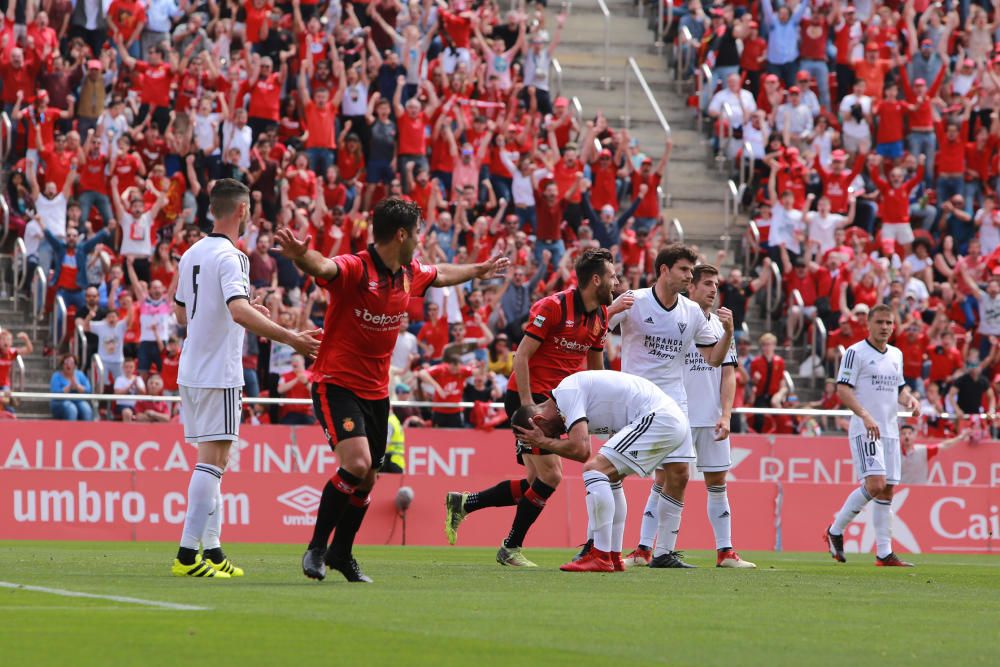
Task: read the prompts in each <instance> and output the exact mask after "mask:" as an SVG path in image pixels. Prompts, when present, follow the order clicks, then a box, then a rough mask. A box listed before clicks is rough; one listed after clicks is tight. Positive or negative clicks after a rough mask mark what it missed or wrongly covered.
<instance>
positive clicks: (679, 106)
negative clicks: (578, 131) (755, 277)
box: [556, 0, 725, 260]
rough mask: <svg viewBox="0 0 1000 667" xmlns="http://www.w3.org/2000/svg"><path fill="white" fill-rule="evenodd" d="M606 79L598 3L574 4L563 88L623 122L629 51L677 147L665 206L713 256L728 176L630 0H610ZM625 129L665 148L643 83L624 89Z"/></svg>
mask: <svg viewBox="0 0 1000 667" xmlns="http://www.w3.org/2000/svg"><path fill="white" fill-rule="evenodd" d="M607 5H608V9H609V11H610V13H611V22H610V29H609V37H610V49H609V50H608V68H607V73H608V79H609V80H610V83H611V89H610V90H605V89H604V86H603V84H602V81H601V79H602V77H603V76H604V20H603V15H602V14H601V13H600V10H599V9H598V5H597V3H596V2H595V3H587V4H581V5H577V4H574V5H573V6H572V10H571V13H570V16H569V18H568V20H567V22H566V27H565V29H564V30H563V39H562V41H561V43H560V45H559V48H558V49H557V51H556V57H557V58H558V60H559V62H560V64H561V65H562V81H561V83H562V88H561V92H562V94H563V95H564V96H566V97H577V98H578V99H579V100H580V103H581V106H582V109H583V117H584V119H585V120H586V119H591V118H593V117H594V115H595V114H596V113H597V112H598V111H601V112H603V113H604V115H605V116H606V117H607V118H608V120H609V122H610V124H611V125H612V127H619V128H620V127H622V126H623V124H624V118H625V96H624V91H625V87H624V81H625V72H626V70H625V67H626V63H627V60H628V58H629V57H632V58H635V60H636V63H637V64H638V65H639V68H640V69H641V70H642V73H643V76H644V77H645V79H646V82H647V83H648V84H649V87H650V90H651V92H652V93H653V95H654V96H655V98H656V100H657V103H658V104H659V105H660V109H661V111H662V112H663V115H664V117H665V118H666V120H667V122H668V123H669V124H670V129H671V134H672V137H673V142H674V147H673V154H672V157H671V163H670V166H669V167H668V174H667V188H666V189H667V194H668V197H669V204H668V208H667V210H666V211H665V214H666V215H667V216H669V217H671V218H677V219H678V220H679V221H680V223H681V225H682V226H683V228H684V232H685V241H686V242H689V243H692V244H695V245H698V246H699V249H700V250H701V251H702V252H703V253H704V254H705V256H706V258H712V260H714V257H715V253H716V251H717V250H719V249H721V248H722V240H721V237H722V236H723V232H724V227H725V225H724V210H723V192H724V189H723V188H724V187H725V178H724V176H723V175H722V174H720V173H719V172H718V171H717V170H716V169H715V168H714V162H712V161H711V160H709V153H708V148H707V146H706V143H705V141H704V140H703V137H702V136H701V135H700V134H698V133H697V131H696V130H695V115H694V113H693V111H692V110H691V108H690V107H688V106H687V92H678V90H677V87H676V85H675V83H674V79H673V74H672V72H671V71H670V70H669V68H668V64H667V58H666V54H667V53H668V52H669V51H670V48H669V46H666V47H664V49H663V51H662V52H658V51H657V49H656V47H655V46H654V45H653V41H654V35H653V33H652V32H650V30H649V29H648V23H647V19H646V18H639V17H638V15H637V12H636V8H635V5H634V3H633V2H632V1H631V0H610V1H608V2H607ZM629 104H630V108H629V114H628V115H629V117H630V121H631V123H630V130H629V132H630V134H631V135H632V136H633V137H635V138H636V139H638V140H639V145H640V147H641V148H642V150H643V151H644V152H645V153H647V154H648V155H649V156H650V157H652V158H654V159H659V158H660V156H661V155H662V152H663V144H664V135H663V131H662V129H661V127H660V124H659V122H658V120H657V118H656V116H655V114H654V112H653V109H652V107H651V106H650V104H649V102H648V100H647V99H646V96H645V93H644V92H643V91H642V89H641V87H640V86H639V85H638V84H637V83H635V81H634V80H633V82H632V85H631V86H630V91H629Z"/></svg>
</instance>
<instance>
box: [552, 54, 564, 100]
mask: <svg viewBox="0 0 1000 667" xmlns="http://www.w3.org/2000/svg"><path fill="white" fill-rule="evenodd" d="M549 69H550V70H552V72H553V73H554V74H555V77H554V78H555V81H556V90H555V93H556V94H555V96H556V97H559V96H560V95H562V79H563V72H562V65H561V64H560V63H559V59H558V58H553V59H552V61H551V62H550V63H549Z"/></svg>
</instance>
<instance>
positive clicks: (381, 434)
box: [312, 382, 389, 470]
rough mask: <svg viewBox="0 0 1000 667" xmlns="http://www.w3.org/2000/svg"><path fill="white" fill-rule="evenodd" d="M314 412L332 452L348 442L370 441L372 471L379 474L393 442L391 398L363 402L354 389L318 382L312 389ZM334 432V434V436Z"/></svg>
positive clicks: (363, 399)
mask: <svg viewBox="0 0 1000 667" xmlns="http://www.w3.org/2000/svg"><path fill="white" fill-rule="evenodd" d="M312 399H313V409H314V410H315V411H316V418H317V419H318V420H319V425H320V426H322V427H323V432H324V433H326V441H327V442H328V443H330V447H331V449H335V448H336V445H337V443H338V442H340V441H341V440H346V439H348V438H364V437H367V438H368V451H369V452H370V453H371V457H372V468H374V469H376V470H378V469H379V468H380V467H381V466H382V459H383V457H384V456H385V446H386V442H387V441H388V438H389V397H388V396H387V397H385V398H380V399H376V400H369V399H365V398H359V397H358V396H357V394H355V393H354V392H352V391H351V390H350V389H345V388H343V387H339V386H337V385H335V384H328V383H324V382H316V383H314V384H313V388H312ZM331 429H332V432H331Z"/></svg>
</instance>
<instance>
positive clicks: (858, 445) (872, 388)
mask: <svg viewBox="0 0 1000 667" xmlns="http://www.w3.org/2000/svg"><path fill="white" fill-rule="evenodd" d="M892 330H893V313H892V309H891V308H890V307H889V306H886V305H884V304H882V305H878V306H875V307H874V308H872V309H871V310H870V311H868V337H867V338H866V339H864V340H863V341H861V342H859V343H855V344H854V345H851V346H850V347H849V348H847V351H846V352H845V353H844V358H843V359H842V360H841V362H840V373H839V374H838V375H837V395H838V396H839V397H840V400H841V402H842V403H843V404H844V406H845V407H846V408H847V409H849V410H850V411H851V412H853V413H854V414H853V415H852V416H851V423H850V426H849V427H848V430H847V437H848V441H849V442H850V445H851V458H852V459H853V460H854V470H855V473H856V474H857V477H858V479H860V480H861V482H862V484H861V487H860V488H857V489H855V490H854V491H852V492H851V494H850V495H849V496H848V497H847V500H846V501H845V502H844V506H843V507H842V508H841V509H840V511H839V512H838V513H837V518H836V519H835V520H834V522H833V524H832V525H830V526H829V527H828V528H827V529H826V534H825V536H824V540H825V542H826V545H827V548H828V549H829V550H830V555H831V556H833V558H834V560H837V561H840V562H841V563H844V562H847V559H846V558H845V557H844V529H845V528H846V527H847V524H849V523H850V522H851V520H853V519H854V517H856V516H857V515H858V514H859V513H860V512H861V510H863V509H864V508H865V505H867V504H868V502H869V501H870V500H874V501H875V507H874V508H873V510H874V511H873V512H872V523H873V524H874V526H875V547H876V558H875V564H876V565H880V566H896V567H899V566H903V567H912V563H907V562H905V561H902V560H900V559H899V558H898V557H897V556H896V554H894V553H893V552H892V492H893V488H894V487H895V486H896V485H897V484H899V482H900V479H901V476H902V454H901V452H900V447H899V423H898V420H897V417H896V412H897V411H898V408H899V406H902V407H903V408H904V409H905V410H910V411H912V412H913V414H915V415H916V414H919V412H920V402H919V401H918V400H917V398H916V397H915V396H913V395H912V394H910V388H909V387H907V386H906V384H904V382H903V353H902V352H900V351H899V348H897V347H893V346H892V345H889V338H891V337H892Z"/></svg>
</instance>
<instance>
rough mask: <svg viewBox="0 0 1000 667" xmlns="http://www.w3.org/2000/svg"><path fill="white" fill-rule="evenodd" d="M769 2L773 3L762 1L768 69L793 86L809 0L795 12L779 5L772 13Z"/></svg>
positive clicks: (767, 0) (802, 2)
mask: <svg viewBox="0 0 1000 667" xmlns="http://www.w3.org/2000/svg"><path fill="white" fill-rule="evenodd" d="M771 3H772V0H763V1H762V2H761V8H762V9H763V11H764V25H766V26H767V62H768V70H769V71H770V72H772V73H774V74H777V75H778V77H779V78H780V79H781V80H782V81H783V82H784V84H785V85H786V86H792V85H795V73H796V72H798V71H799V24H800V23H801V21H802V17H803V16H805V13H806V10H808V9H809V0H802V1H801V2H800V3H799V5H798V6H797V7H796V8H795V9H794V11H793V10H792V9H791V8H790V7H789V6H788V5H782V6H781V7H779V8H778V11H777V12H775V11H774V7H773V6H772V4H771Z"/></svg>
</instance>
